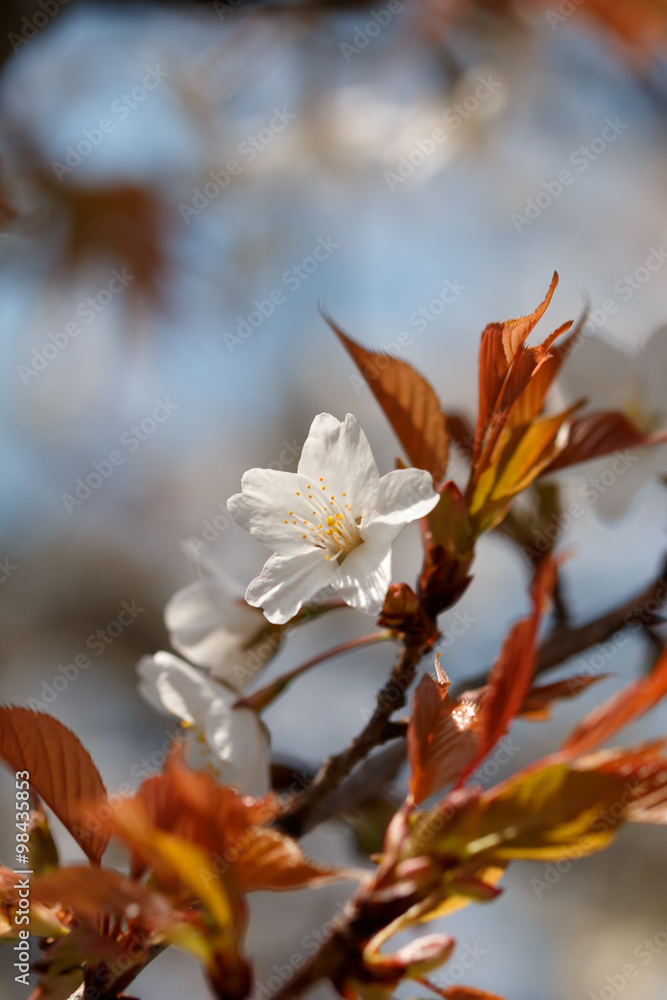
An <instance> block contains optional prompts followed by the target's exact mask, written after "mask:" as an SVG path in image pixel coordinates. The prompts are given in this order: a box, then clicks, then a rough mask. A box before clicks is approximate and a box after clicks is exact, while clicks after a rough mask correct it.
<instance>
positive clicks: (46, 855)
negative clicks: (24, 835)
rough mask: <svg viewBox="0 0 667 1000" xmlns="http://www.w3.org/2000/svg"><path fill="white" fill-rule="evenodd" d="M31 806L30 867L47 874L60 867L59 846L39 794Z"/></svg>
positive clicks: (38, 872)
mask: <svg viewBox="0 0 667 1000" xmlns="http://www.w3.org/2000/svg"><path fill="white" fill-rule="evenodd" d="M32 798H33V802H32V803H31V808H30V839H29V840H28V856H29V858H30V867H31V868H32V870H33V872H35V874H36V875H47V874H48V873H49V872H50V871H52V870H53V869H54V868H57V867H58V864H59V858H58V848H57V847H56V845H55V841H54V839H53V836H52V834H51V829H50V827H49V820H48V817H47V815H46V813H45V812H44V807H43V806H42V803H41V802H40V801H39V798H38V796H36V795H34V794H33V796H32Z"/></svg>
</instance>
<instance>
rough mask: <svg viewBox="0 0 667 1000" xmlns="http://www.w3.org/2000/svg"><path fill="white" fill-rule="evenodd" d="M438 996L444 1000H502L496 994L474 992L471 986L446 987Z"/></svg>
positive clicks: (480, 991)
mask: <svg viewBox="0 0 667 1000" xmlns="http://www.w3.org/2000/svg"><path fill="white" fill-rule="evenodd" d="M440 996H441V997H444V998H445V1000H503V998H502V997H501V996H498V994H497V993H489V992H488V990H476V989H475V988H474V987H472V986H448V987H447V989H446V990H442V991H441V992H440Z"/></svg>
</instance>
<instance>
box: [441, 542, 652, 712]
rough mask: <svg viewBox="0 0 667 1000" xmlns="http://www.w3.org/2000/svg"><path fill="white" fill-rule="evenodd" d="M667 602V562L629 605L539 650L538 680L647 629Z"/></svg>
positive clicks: (478, 680) (467, 682) (465, 687)
mask: <svg viewBox="0 0 667 1000" xmlns="http://www.w3.org/2000/svg"><path fill="white" fill-rule="evenodd" d="M666 599H667V560H665V561H664V562H663V565H662V568H661V570H660V576H659V577H658V578H657V580H654V581H653V582H652V583H651V584H650V585H649V586H648V587H646V588H645V590H643V591H642V592H641V593H640V594H637V595H635V597H633V598H631V599H630V600H629V601H626V602H625V603H624V604H621V605H620V606H619V607H617V608H613V609H612V610H611V611H607V612H606V613H605V614H603V615H600V616H599V617H598V618H594V619H593V620H592V621H589V622H584V623H583V625H574V626H572V625H567V626H561V627H560V628H557V629H556V630H555V631H554V632H553V633H552V634H551V635H550V636H549V638H548V639H545V641H544V642H543V643H542V645H541V646H540V648H539V652H538V654H537V666H536V668H535V676H536V677H538V676H539V675H540V674H544V673H546V672H547V671H548V670H553V669H554V668H555V667H558V666H560V665H561V663H564V662H565V660H569V659H570V658H571V657H573V656H576V655H577V653H583V652H584V650H586V649H590V648H591V646H595V645H597V644H598V643H599V642H605V641H606V640H607V639H610V638H611V637H612V635H614V634H615V633H616V632H620V631H622V629H624V628H627V627H628V626H630V625H637V626H639V627H640V628H642V629H643V626H644V624H645V623H648V622H652V621H653V619H654V616H655V614H656V612H657V611H658V610H659V608H660V606H661V605H662V604H664V603H665V600H666ZM652 605H656V606H655V607H652ZM487 676H488V670H487V671H484V673H479V674H476V675H475V676H474V677H467V678H465V679H464V680H463V681H461V682H459V683H458V684H457V685H456V687H455V688H454V689H453V691H452V692H451V694H452V696H453V697H457V696H459V695H461V694H462V693H463V692H464V691H469V690H474V689H475V688H478V687H482V686H483V685H484V684H486V681H487Z"/></svg>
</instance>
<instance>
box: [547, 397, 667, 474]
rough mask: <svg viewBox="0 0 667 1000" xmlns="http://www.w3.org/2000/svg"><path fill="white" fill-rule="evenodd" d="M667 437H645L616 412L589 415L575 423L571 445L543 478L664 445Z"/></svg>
mask: <svg viewBox="0 0 667 1000" xmlns="http://www.w3.org/2000/svg"><path fill="white" fill-rule="evenodd" d="M665 440H666V438H665V434H664V432H663V433H657V434H644V432H643V431H640V430H639V428H638V427H635V425H634V424H633V423H632V422H631V421H630V420H628V418H627V417H626V416H624V414H622V413H618V412H616V411H614V410H608V411H602V412H599V413H589V414H588V415H587V416H583V417H580V418H579V419H578V420H574V421H573V422H572V425H571V427H570V432H569V435H568V440H567V444H566V445H565V447H564V448H563V449H562V451H561V452H560V453H559V454H558V455H557V456H556V457H555V458H554V459H553V460H552V461H551V462H550V463H549V465H547V466H546V468H543V469H542V470H541V474H542V475H548V474H550V473H552V472H556V471H557V470H558V469H565V468H567V467H569V466H571V465H576V464H577V463H579V462H588V461H589V460H590V459H592V458H600V457H601V456H603V455H609V454H611V453H612V452H615V451H625V450H627V449H628V448H638V447H641V446H642V445H651V444H660V443H662V442H664V441H665Z"/></svg>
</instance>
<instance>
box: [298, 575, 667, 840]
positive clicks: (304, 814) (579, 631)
mask: <svg viewBox="0 0 667 1000" xmlns="http://www.w3.org/2000/svg"><path fill="white" fill-rule="evenodd" d="M666 599H667V561H666V562H665V564H664V565H663V567H662V569H661V573H660V576H659V577H658V578H657V579H656V580H654V581H653V582H652V583H651V584H650V585H649V586H648V587H646V588H645V589H644V590H643V591H642V592H641V593H640V594H637V595H635V597H633V598H632V599H631V600H629V601H627V602H625V603H624V604H622V605H620V606H619V607H617V608H613V609H612V610H611V611H607V612H605V614H603V615H600V616H599V617H598V618H594V619H592V620H591V621H588V622H584V623H583V624H582V625H576V626H572V625H561V626H560V627H558V628H557V630H556V631H554V632H553V633H552V634H551V635H550V636H549V638H548V639H546V640H545V641H544V642H543V643H542V645H541V646H540V649H539V652H538V656H537V668H536V671H535V676H538V675H540V674H544V673H547V672H548V671H549V670H553V669H555V668H556V667H558V666H560V665H561V664H562V663H563V662H564V661H565V660H568V659H570V658H571V657H573V656H576V655H577V654H578V653H583V652H584V651H585V650H587V649H590V648H591V647H592V646H595V645H596V644H597V643H599V642H605V641H606V640H607V639H610V638H611V636H613V635H614V634H615V633H616V632H619V631H621V630H622V629H625V628H628V627H629V626H638V627H640V628H641V629H642V631H645V630H646V627H647V625H649V624H650V623H653V622H654V620H655V614H656V612H657V611H658V609H659V607H660V606H662V605H663V604H664V603H665V600H666ZM401 662H402V661H399V663H398V664H397V665H396V667H395V668H394V672H393V673H392V677H391V679H390V680H389V682H388V683H387V685H386V686H385V688H384V689H383V691H381V692H380V694H379V695H378V704H380V700H381V698H382V697H383V692H385V693H384V697H385V698H386V692H387V690H388V689H389V690H393V686H394V684H396V676H398V677H403V676H404V675H403V674H402V672H401V669H400V666H401ZM417 662H418V661H417ZM413 676H414V668H413V669H412V673H411V674H410V681H408V683H405V684H404V685H403V688H402V691H403V693H404V692H405V690H406V689H407V687H408V684H409V683H410V682H411V680H412V677H413ZM487 677H488V670H487V671H485V672H484V673H479V674H477V675H475V676H474V677H470V678H467V679H464V680H463V681H460V682H459V683H458V684H456V685H455V686H454V687H453V691H452V694H453V696H454V697H458V696H460V695H461V694H462V693H463V692H464V691H469V690H472V689H474V688H478V687H482V686H483V685H484V684H486V681H487ZM404 702H405V698H404V697H402V698H401V700H400V702H399V701H398V700H394V701H393V702H392V703H391V705H390V706H389V707H390V711H389V712H388V713H387V712H385V713H382V714H381V715H378V712H377V710H376V713H375V715H374V716H373V718H372V719H371V720H370V721H369V724H368V726H367V727H366V729H365V730H364V732H363V733H362V734H361V736H359V737H357V740H355V743H354V744H352V747H350V750H348V751H344V752H343V753H342V754H339V755H338V756H337V757H333V758H331V760H330V761H327V762H326V764H325V765H324V767H323V768H322V769H321V770H320V773H319V775H318V777H317V778H316V779H315V780H316V781H319V790H318V792H317V794H316V795H314V796H313V798H312V799H310V798H309V792H310V789H308V790H307V791H306V792H305V793H304V795H303V797H302V798H300V800H299V802H298V803H297V805H296V808H295V810H294V812H293V813H292V814H290V815H288V816H287V817H286V823H285V825H284V826H283V829H285V831H286V832H290V833H291V832H292V831H293V830H294V831H295V833H293V835H295V836H299V835H302V834H303V833H305V832H306V831H307V830H310V829H312V828H313V827H314V826H316V825H317V824H318V823H321V822H323V821H324V820H326V819H329V818H330V817H331V816H332V815H335V814H336V813H337V812H338V811H339V810H338V809H337V808H334V807H333V806H334V804H335V803H338V804H340V803H344V802H346V801H347V800H348V786H350V781H352V782H354V785H353V786H351V787H350V788H349V793H350V796H351V798H352V799H353V800H354V801H355V802H357V801H358V800H359V794H360V790H359V787H358V782H356V781H355V778H354V777H353V778H351V779H350V780H349V781H345V780H344V779H345V778H346V777H347V775H349V774H350V771H351V770H352V768H353V767H354V766H355V765H356V764H357V763H358V762H359V761H360V760H361V759H362V756H363V757H365V756H366V755H367V754H368V753H369V752H370V750H371V749H373V748H374V747H375V746H380V745H381V744H382V743H386V742H388V741H390V740H393V739H400V738H401V737H404V736H405V732H406V729H407V723H406V722H405V721H404V720H403V721H401V720H399V721H390V719H389V715H391V713H392V712H393V711H394V709H396V708H400V707H401V706H402V705H403V704H404ZM362 737H363V741H362ZM353 747H354V748H356V750H355V753H354V754H352V753H351V751H352V748H353ZM362 749H363V753H362V756H357V754H358V753H359V752H361V751H362ZM403 755H405V747H403ZM352 761H353V763H351V762H352ZM392 761H393V763H394V766H396V763H397V760H396V758H395V757H394V755H393V754H392ZM339 785H340V787H338V786H339ZM311 787H312V786H311ZM334 792H335V794H334ZM330 800H331V801H330ZM293 816H296V820H295V821H293V820H292V817H293ZM292 822H293V823H294V825H293V826H292V825H291V824H292Z"/></svg>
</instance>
